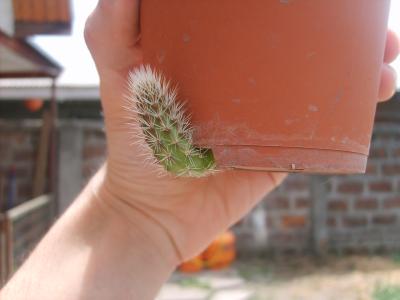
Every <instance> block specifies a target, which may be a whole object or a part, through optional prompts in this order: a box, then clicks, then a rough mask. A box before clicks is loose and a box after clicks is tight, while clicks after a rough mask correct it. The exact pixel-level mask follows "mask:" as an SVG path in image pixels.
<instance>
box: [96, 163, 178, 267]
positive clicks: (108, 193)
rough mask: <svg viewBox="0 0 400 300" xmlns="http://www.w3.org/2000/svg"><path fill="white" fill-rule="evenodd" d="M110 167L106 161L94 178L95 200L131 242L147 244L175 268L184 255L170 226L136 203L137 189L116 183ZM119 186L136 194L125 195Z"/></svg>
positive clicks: (147, 248)
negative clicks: (176, 243)
mask: <svg viewBox="0 0 400 300" xmlns="http://www.w3.org/2000/svg"><path fill="white" fill-rule="evenodd" d="M106 169H107V166H106V165H104V166H103V167H102V168H101V169H100V170H99V171H98V173H97V174H96V175H95V176H94V177H93V178H92V180H91V182H90V189H91V192H92V193H93V201H94V202H95V203H96V206H98V209H99V210H101V212H102V213H103V215H104V217H105V218H107V219H108V220H110V222H111V224H113V225H114V226H115V227H118V228H120V230H121V232H124V233H125V235H126V236H125V238H126V242H127V243H128V244H129V245H131V246H133V247H135V248H137V247H140V248H143V252H147V253H149V254H151V256H153V257H154V259H155V260H157V261H158V263H159V264H160V265H163V266H165V267H166V268H168V269H170V270H174V269H175V268H176V266H177V265H178V264H179V263H180V258H179V255H178V254H177V251H176V248H175V245H174V243H173V241H172V239H171V238H170V236H169V233H168V230H167V229H166V228H164V227H163V226H162V225H161V223H160V222H158V221H157V220H155V218H153V217H151V213H149V212H146V211H145V210H144V209H143V208H139V205H136V204H135V201H134V194H135V192H134V191H132V190H131V189H129V187H126V188H124V187H123V185H118V186H117V185H115V184H114V183H113V180H112V178H111V176H108V175H107V174H106V172H107V170H106ZM119 189H124V190H126V191H129V193H130V194H131V195H133V197H132V196H131V197H129V199H125V198H127V197H125V198H124V195H127V194H126V192H125V191H123V192H121V193H119V192H118V191H117V190H119ZM138 193H139V191H138Z"/></svg>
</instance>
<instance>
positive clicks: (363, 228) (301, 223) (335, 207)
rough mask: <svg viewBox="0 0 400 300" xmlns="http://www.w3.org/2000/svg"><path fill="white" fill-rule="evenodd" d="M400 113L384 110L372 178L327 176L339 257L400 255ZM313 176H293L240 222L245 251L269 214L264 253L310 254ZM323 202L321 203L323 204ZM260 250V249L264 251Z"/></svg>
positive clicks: (331, 243)
mask: <svg viewBox="0 0 400 300" xmlns="http://www.w3.org/2000/svg"><path fill="white" fill-rule="evenodd" d="M399 121H400V109H399V104H397V103H391V104H385V105H382V106H381V108H380V109H379V111H378V114H377V118H376V124H375V126H374V133H373V137H372V143H371V150H370V157H369V161H368V166H367V173H366V174H365V175H364V174H363V175H347V176H344V175H342V176H324V180H323V183H322V185H323V188H324V189H325V191H326V193H327V203H326V209H327V220H326V226H327V231H328V241H327V242H328V248H329V249H330V250H332V251H334V252H337V253H354V252H357V253H359V252H368V253H371V252H387V251H398V250H400V234H399V232H400V122H399ZM310 181H311V176H306V175H300V174H292V175H290V176H289V177H288V178H287V179H286V181H285V182H284V183H283V184H282V185H281V186H280V187H278V188H277V189H276V190H275V191H274V192H273V193H271V194H270V195H268V196H267V197H266V198H265V199H264V201H263V202H261V203H260V204H259V205H258V206H257V207H256V208H255V209H254V211H253V213H251V214H249V215H248V216H246V218H244V220H242V221H241V222H239V223H238V224H237V225H236V226H235V227H234V229H235V231H236V233H237V234H238V237H239V247H240V248H241V249H243V250H254V248H257V247H254V244H256V245H257V242H256V234H257V230H258V229H257V228H256V227H257V226H255V224H257V222H255V221H254V215H255V213H256V212H257V211H259V210H264V211H265V218H266V222H265V223H266V224H267V228H268V231H267V235H268V238H267V239H266V240H265V243H264V245H263V247H261V248H262V249H265V247H266V248H268V249H269V250H271V251H274V252H304V251H307V250H309V249H310V242H311V227H310V225H311V224H310V223H311V220H310V206H311V203H312V202H311V201H312V199H311V195H310ZM317 201H318V199H317ZM258 248H260V247H258Z"/></svg>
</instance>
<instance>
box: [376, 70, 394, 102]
mask: <svg viewBox="0 0 400 300" xmlns="http://www.w3.org/2000/svg"><path fill="white" fill-rule="evenodd" d="M396 77H397V76H396V71H395V70H394V69H393V68H392V67H391V66H389V65H387V64H384V65H383V66H382V70H381V82H380V86H379V101H385V100H388V99H390V98H391V97H392V96H393V95H394V93H395V91H396Z"/></svg>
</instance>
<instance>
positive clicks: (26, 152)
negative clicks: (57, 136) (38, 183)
mask: <svg viewBox="0 0 400 300" xmlns="http://www.w3.org/2000/svg"><path fill="white" fill-rule="evenodd" d="M39 126H40V123H39V122H22V121H10V120H7V121H5V120H0V177H2V178H3V183H4V187H3V191H0V192H2V193H3V199H4V197H6V195H7V193H8V191H9V189H10V181H9V180H7V178H9V173H10V171H11V170H12V169H15V174H16V195H15V199H14V202H13V206H15V205H17V204H19V203H22V202H24V201H26V200H28V199H29V198H30V197H31V196H32V179H33V174H34V167H35V159H36V153H37V143H38V138H39ZM0 180H1V179H0ZM0 186H1V184H0ZM0 198H1V197H0ZM2 205H4V203H3V204H2Z"/></svg>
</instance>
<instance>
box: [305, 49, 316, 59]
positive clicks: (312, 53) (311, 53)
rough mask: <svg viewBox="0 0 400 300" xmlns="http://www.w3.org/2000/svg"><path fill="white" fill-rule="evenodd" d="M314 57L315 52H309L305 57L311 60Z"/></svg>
mask: <svg viewBox="0 0 400 300" xmlns="http://www.w3.org/2000/svg"><path fill="white" fill-rule="evenodd" d="M315 55H317V52H315V51H311V52H309V53H308V54H307V57H308V58H313V57H314V56H315Z"/></svg>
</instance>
